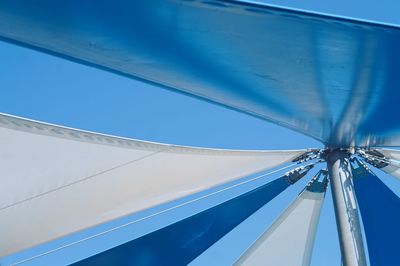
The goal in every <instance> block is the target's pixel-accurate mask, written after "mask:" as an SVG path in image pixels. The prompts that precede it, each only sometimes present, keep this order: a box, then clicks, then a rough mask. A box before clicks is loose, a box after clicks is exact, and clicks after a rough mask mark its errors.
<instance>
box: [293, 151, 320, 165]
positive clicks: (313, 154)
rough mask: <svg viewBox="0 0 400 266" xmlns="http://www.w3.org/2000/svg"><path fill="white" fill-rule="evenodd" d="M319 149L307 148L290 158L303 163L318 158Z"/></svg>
mask: <svg viewBox="0 0 400 266" xmlns="http://www.w3.org/2000/svg"><path fill="white" fill-rule="evenodd" d="M320 154H321V149H307V151H306V152H305V153H303V154H301V155H299V156H297V157H296V158H294V159H293V160H292V162H294V163H304V162H307V161H310V160H313V159H317V158H320Z"/></svg>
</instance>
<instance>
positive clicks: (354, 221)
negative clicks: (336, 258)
mask: <svg viewBox="0 0 400 266" xmlns="http://www.w3.org/2000/svg"><path fill="white" fill-rule="evenodd" d="M326 162H327V164H328V172H329V176H330V181H331V189H332V198H333V204H334V208H335V216H336V225H337V229H338V234H339V242H340V251H341V253H342V261H343V265H344V266H366V265H367V263H366V259H365V252H364V244H363V239H362V232H361V226H360V220H359V216H358V206H357V201H356V196H355V193H354V187H353V178H352V173H351V167H350V155H349V153H348V151H345V150H339V149H335V150H330V151H329V152H327V154H326Z"/></svg>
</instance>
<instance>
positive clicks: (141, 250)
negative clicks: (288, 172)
mask: <svg viewBox="0 0 400 266" xmlns="http://www.w3.org/2000/svg"><path fill="white" fill-rule="evenodd" d="M289 185H290V184H289V182H288V181H287V179H285V178H284V177H281V178H278V179H276V180H274V181H272V182H269V183H267V184H264V185H262V186H259V187H257V188H256V189H253V190H251V191H249V192H247V193H245V194H242V195H240V196H238V197H235V198H233V199H231V200H228V201H226V202H224V203H221V204H219V205H217V206H215V207H212V208H210V209H207V210H205V211H202V212H200V213H198V214H195V215H193V216H191V217H189V218H186V219H184V220H181V221H177V222H176V223H174V224H171V225H169V226H167V227H165V228H162V229H160V230H157V231H155V232H153V233H150V234H148V235H145V236H143V237H140V238H138V239H135V240H133V241H130V242H128V243H126V244H123V245H120V246H117V247H115V248H112V249H109V250H107V251H105V252H103V253H100V254H98V255H95V256H93V257H90V258H88V259H85V260H82V261H80V262H78V263H76V264H74V265H75V266H89V265H93V266H94V265H96V266H98V265H109V263H110V261H112V264H113V265H148V266H150V265H187V264H188V263H189V262H190V261H192V260H193V259H194V258H196V257H197V256H199V255H200V254H201V253H202V252H203V251H205V250H206V249H207V248H208V247H210V246H211V245H212V244H214V243H215V242H216V241H218V240H219V239H220V238H221V237H222V236H224V235H225V234H226V233H228V232H229V231H230V230H232V229H233V228H234V227H235V226H237V225H238V224H239V223H240V222H242V221H243V220H245V219H246V218H247V217H248V216H250V215H251V214H252V213H254V212H255V211H256V210H257V209H259V208H261V207H262V206H263V205H264V204H266V203H268V202H269V201H270V200H272V199H273V198H274V197H275V196H277V195H278V194H279V193H281V192H282V191H283V190H284V189H285V188H287V187H288V186H289Z"/></svg>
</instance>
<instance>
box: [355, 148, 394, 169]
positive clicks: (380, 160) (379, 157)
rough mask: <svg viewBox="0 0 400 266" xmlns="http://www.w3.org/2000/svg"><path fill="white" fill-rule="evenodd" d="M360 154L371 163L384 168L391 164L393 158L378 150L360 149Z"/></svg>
mask: <svg viewBox="0 0 400 266" xmlns="http://www.w3.org/2000/svg"><path fill="white" fill-rule="evenodd" d="M358 154H360V156H361V157H362V158H363V159H364V160H365V161H366V162H367V163H369V164H370V165H372V166H375V167H376V168H378V169H379V168H383V167H386V166H388V165H390V164H391V160H390V159H388V158H386V157H385V155H383V154H382V153H380V152H379V151H377V150H364V149H359V150H358Z"/></svg>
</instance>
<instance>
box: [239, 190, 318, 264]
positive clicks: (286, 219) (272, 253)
mask: <svg viewBox="0 0 400 266" xmlns="http://www.w3.org/2000/svg"><path fill="white" fill-rule="evenodd" d="M324 195H325V193H324V192H311V191H308V190H304V191H303V192H302V193H301V194H300V195H299V196H298V198H297V199H296V200H295V201H294V202H293V203H292V204H291V205H290V206H289V207H288V208H287V209H286V210H285V211H284V212H283V213H282V214H281V215H280V216H279V217H278V219H277V220H276V221H275V222H274V223H273V224H272V225H271V227H270V228H268V230H267V231H266V232H265V233H264V234H262V235H261V237H260V238H259V239H258V240H257V241H256V242H255V243H254V244H253V245H252V246H251V247H250V248H249V249H248V250H247V251H246V252H245V253H244V254H243V255H242V256H241V257H240V259H239V260H238V261H237V262H236V264H235V265H252V266H253V265H279V266H293V265H303V266H305V265H310V260H311V254H312V247H313V243H314V239H315V233H316V230H317V225H318V220H319V216H320V212H321V207H322V203H323V199H324Z"/></svg>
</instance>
